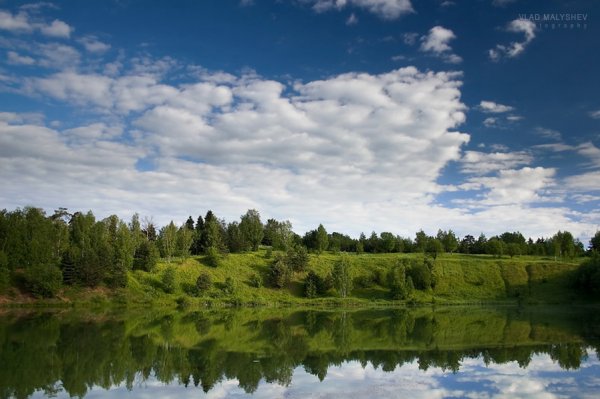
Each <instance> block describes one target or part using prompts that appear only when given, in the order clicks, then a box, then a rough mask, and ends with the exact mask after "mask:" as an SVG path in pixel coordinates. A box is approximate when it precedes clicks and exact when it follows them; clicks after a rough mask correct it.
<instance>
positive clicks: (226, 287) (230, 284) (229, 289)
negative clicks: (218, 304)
mask: <svg viewBox="0 0 600 399" xmlns="http://www.w3.org/2000/svg"><path fill="white" fill-rule="evenodd" d="M223 292H224V293H226V294H227V295H233V293H234V292H235V282H234V281H233V279H232V278H231V277H227V278H226V279H225V284H223Z"/></svg>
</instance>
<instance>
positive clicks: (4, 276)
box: [0, 266, 10, 294]
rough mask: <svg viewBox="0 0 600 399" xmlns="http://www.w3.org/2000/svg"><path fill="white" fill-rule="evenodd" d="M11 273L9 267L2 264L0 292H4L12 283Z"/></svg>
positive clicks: (0, 267) (0, 269)
mask: <svg viewBox="0 0 600 399" xmlns="http://www.w3.org/2000/svg"><path fill="white" fill-rule="evenodd" d="M9 283H10V273H9V271H8V268H6V267H2V266H0V294H4V293H5V292H6V290H7V289H8V286H9V285H10V284H9Z"/></svg>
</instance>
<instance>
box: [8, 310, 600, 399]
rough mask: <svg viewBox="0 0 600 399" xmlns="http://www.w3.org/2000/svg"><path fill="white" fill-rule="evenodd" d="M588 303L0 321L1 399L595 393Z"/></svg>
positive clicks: (595, 345)
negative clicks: (559, 306) (30, 397)
mask: <svg viewBox="0 0 600 399" xmlns="http://www.w3.org/2000/svg"><path fill="white" fill-rule="evenodd" d="M599 349H600V312H598V311H597V309H585V308H569V309H566V308H531V309H517V308H479V307H458V308H437V309H435V310H434V309H428V308H418V309H401V310H389V309H385V310H356V311H316V310H308V311H307V310H289V309H288V310H281V309H275V310H273V309H261V310H252V309H242V310H206V311H196V312H194V311H187V312H179V311H175V310H173V311H169V312H164V311H162V312H159V311H153V310H134V311H131V310H130V311H125V310H120V311H117V310H113V311H110V312H104V313H94V312H91V311H89V310H68V311H58V312H57V311H53V312H50V311H46V312H31V311H27V312H23V311H19V312H16V311H10V312H8V311H3V313H0V397H2V398H6V397H18V398H25V397H29V396H33V397H44V396H57V397H61V398H62V397H69V396H79V397H86V398H95V397H103V398H106V397H114V398H117V397H139V398H181V397H184V398H187V397H189V398H203V397H210V398H225V397H246V396H251V395H252V396H253V397H254V398H278V397H286V398H305V397H315V398H317V397H318V398H337V397H341V398H365V397H368V398H405V397H407V398H504V397H506V398H515V397H516V398H519V397H522V398H574V397H578V398H586V397H587V398H593V397H600V361H599V360H598V356H597V351H598V350H599Z"/></svg>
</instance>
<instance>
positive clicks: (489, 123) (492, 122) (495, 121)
mask: <svg viewBox="0 0 600 399" xmlns="http://www.w3.org/2000/svg"><path fill="white" fill-rule="evenodd" d="M483 124H484V126H485V127H494V126H496V125H497V124H498V118H494V117H489V118H485V119H484V120H483Z"/></svg>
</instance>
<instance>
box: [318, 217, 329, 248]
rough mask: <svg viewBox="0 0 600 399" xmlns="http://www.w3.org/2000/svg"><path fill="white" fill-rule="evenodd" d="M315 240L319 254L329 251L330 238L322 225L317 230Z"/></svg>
mask: <svg viewBox="0 0 600 399" xmlns="http://www.w3.org/2000/svg"><path fill="white" fill-rule="evenodd" d="M315 238H316V250H317V253H319V254H320V253H322V252H323V251H325V250H326V249H327V246H328V244H329V236H328V235H327V230H325V227H323V225H322V224H320V225H319V227H318V228H317V234H316V237H315Z"/></svg>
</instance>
